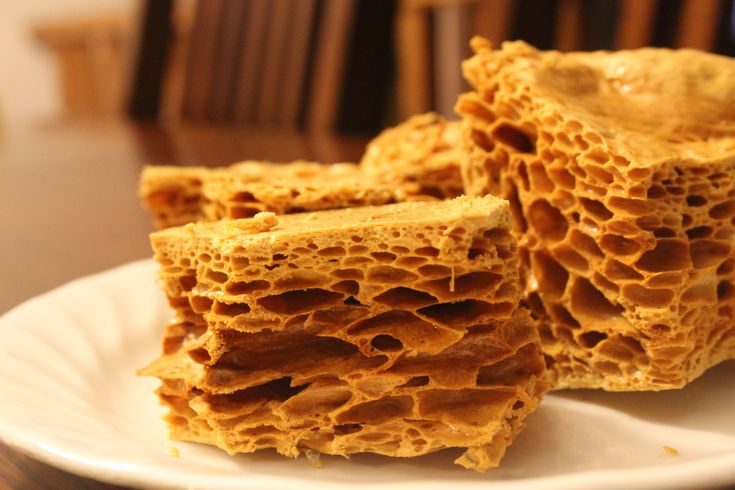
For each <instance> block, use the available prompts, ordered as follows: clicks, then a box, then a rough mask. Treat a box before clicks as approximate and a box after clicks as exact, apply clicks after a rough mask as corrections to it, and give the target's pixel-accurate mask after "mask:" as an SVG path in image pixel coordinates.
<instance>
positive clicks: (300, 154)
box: [0, 121, 366, 490]
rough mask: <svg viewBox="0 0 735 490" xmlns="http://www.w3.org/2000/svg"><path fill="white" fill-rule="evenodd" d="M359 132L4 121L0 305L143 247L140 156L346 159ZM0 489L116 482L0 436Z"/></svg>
mask: <svg viewBox="0 0 735 490" xmlns="http://www.w3.org/2000/svg"><path fill="white" fill-rule="evenodd" d="M0 129H2V128H0ZM365 141H366V140H365V139H363V138H345V137H342V138H336V137H328V136H304V135H300V134H293V133H291V134H289V133H281V132H273V131H264V130H257V131H256V130H250V131H248V130H243V129H224V128H220V129H216V128H181V129H177V130H174V131H163V130H160V129H156V128H151V127H140V126H132V125H129V124H126V123H123V122H116V121H107V122H102V121H98V122H93V121H89V122H86V123H74V124H70V123H66V124H54V125H51V126H49V125H45V126H33V127H23V128H16V127H12V128H4V132H3V133H0V223H1V225H0V271H2V273H0V314H2V313H4V312H5V311H7V310H8V309H10V308H12V307H13V306H15V305H17V304H19V303H21V302H22V301H24V300H26V299H29V298H31V297H32V296H35V295H37V294H40V293H43V292H45V291H47V290H49V289H52V288H54V287H56V286H59V285H61V284H63V283H65V282H68V281H69V280H71V279H74V278H77V277H82V276H86V275H88V274H91V273H94V272H98V271H101V270H104V269H108V268H110V267H113V266H116V265H120V264H123V263H126V262H129V261H131V260H135V259H139V258H142V257H147V256H150V250H149V247H148V238H147V234H148V233H149V232H150V231H152V226H151V220H150V218H149V217H148V215H147V214H146V213H145V211H144V210H143V209H142V208H141V207H140V204H139V203H138V200H137V197H136V189H137V182H138V174H139V172H140V170H141V168H142V166H143V165H144V164H146V163H152V162H155V163H165V164H180V165H223V164H226V163H231V162H234V161H237V160H244V159H269V160H271V161H290V160H295V159H299V158H305V159H313V160H318V161H325V162H335V161H355V160H356V159H358V158H359V157H360V154H361V152H362V150H363V148H364V144H365ZM5 488H12V489H55V490H59V489H91V488H95V489H98V488H119V487H115V486H111V485H104V484H101V483H98V482H95V481H93V480H88V479H85V478H81V477H78V476H76V475H72V474H69V473H65V472H63V471H60V470H57V469H55V468H52V467H50V466H48V465H45V464H43V463H40V462H38V461H35V460H33V459H31V458H29V457H27V456H25V455H23V454H20V453H19V452H17V451H15V450H13V449H11V448H9V447H7V446H5V445H3V444H2V443H0V489H5Z"/></svg>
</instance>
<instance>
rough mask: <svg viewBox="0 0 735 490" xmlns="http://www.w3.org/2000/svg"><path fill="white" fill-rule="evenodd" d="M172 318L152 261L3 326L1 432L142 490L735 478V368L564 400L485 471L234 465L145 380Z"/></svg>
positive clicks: (617, 483)
mask: <svg viewBox="0 0 735 490" xmlns="http://www.w3.org/2000/svg"><path fill="white" fill-rule="evenodd" d="M169 316H170V312H169V310H168V307H167V306H166V303H165V301H164V299H163V294H162V293H161V292H160V290H159V288H158V286H157V285H156V282H155V266H154V265H153V264H152V263H151V262H150V261H147V260H146V261H140V262H134V263H132V264H128V265H125V266H122V267H119V268H117V269H113V270H111V271H108V272H104V273H101V274H98V275H95V276H91V277H88V278H85V279H81V280H77V281H74V282H72V283H70V284H68V285H66V286H63V287H61V288H59V289H57V290H55V291H52V292H50V293H47V294H45V295H43V296H40V297H38V298H35V299H32V300H30V301H28V302H26V303H24V304H22V305H21V306H19V307H18V308H16V309H14V310H13V311H11V312H9V313H8V314H6V315H5V316H3V317H2V318H0V338H1V339H2V342H0V393H2V395H1V397H0V438H2V440H4V441H5V442H6V443H7V444H9V445H11V446H13V447H16V448H18V449H20V450H22V451H25V452H27V453H29V454H31V455H32V456H34V457H36V458H38V459H40V460H43V461H45V462H47V463H50V464H52V465H55V466H58V467H60V468H63V469H65V470H68V471H72V472H75V473H79V474H81V475H85V476H89V477H92V478H97V479H99V480H104V481H107V482H113V483H118V484H125V485H131V486H138V487H164V488H207V489H235V488H237V489H250V488H252V489H275V488H283V489H292V488H299V489H301V490H307V489H331V488H341V487H345V486H352V487H357V488H361V489H365V488H376V487H386V486H389V487H390V488H401V489H421V490H429V489H447V488H452V489H463V488H479V487H483V488H491V489H521V488H536V487H538V488H544V489H556V488H558V489H576V488H579V489H589V488H626V489H633V488H641V489H643V488H646V489H653V488H661V489H663V488H666V489H671V488H691V487H709V488H711V487H714V486H725V485H732V484H735V363H733V362H730V363H726V364H723V365H720V366H718V367H717V368H715V369H712V370H711V371H710V372H708V373H707V374H706V375H705V376H703V377H702V378H701V379H699V380H697V381H696V382H694V383H692V384H691V385H690V386H688V387H687V388H686V389H684V390H680V391H672V392H662V393H604V392H595V391H587V390H585V391H576V392H567V393H557V394H553V395H550V396H548V397H547V398H546V400H545V401H544V403H543V404H542V407H541V408H540V409H539V410H538V411H537V412H536V413H534V414H533V415H532V416H531V417H530V418H529V420H528V427H527V428H526V430H525V431H524V432H523V433H522V434H521V435H520V436H519V438H518V439H517V441H516V442H515V444H513V446H512V447H511V448H510V450H509V452H508V454H507V456H506V458H505V460H504V461H503V464H502V467H501V468H499V469H496V470H491V471H489V472H487V473H486V474H484V475H480V474H476V473H474V472H472V471H468V470H464V469H462V468H460V467H458V466H455V465H452V464H451V461H452V459H453V457H456V453H451V454H450V453H438V454H433V455H431V456H426V457H422V458H417V459H413V460H398V459H390V458H385V457H380V456H372V455H361V456H356V457H353V458H352V460H351V461H347V460H344V459H342V458H336V457H323V458H322V461H323V468H321V469H316V468H312V467H311V466H309V465H308V464H307V462H306V460H305V459H304V458H300V459H298V460H296V461H292V460H287V459H285V458H282V457H280V456H277V455H275V454H274V453H260V454H254V455H240V456H235V457H231V456H228V455H227V454H225V453H224V452H222V451H219V450H217V449H214V448H210V447H205V446H200V445H196V444H187V443H180V442H174V441H169V440H168V439H167V438H166V428H165V426H164V423H163V421H162V420H161V419H160V415H161V414H162V413H163V409H162V408H161V407H159V406H158V402H157V399H156V397H155V395H154V394H153V390H154V388H155V387H156V386H157V382H156V381H155V380H153V379H145V378H139V377H136V376H135V370H136V369H137V368H139V367H141V366H143V365H144V364H146V363H147V362H148V361H150V360H152V359H153V358H154V357H155V356H156V355H157V354H158V350H159V343H160V336H161V330H162V325H164V324H165V322H166V321H167V320H168V319H169ZM663 446H668V447H671V448H674V449H676V450H677V451H678V453H679V454H678V455H671V454H669V453H667V452H666V451H664V449H663ZM172 448H176V449H177V450H178V452H179V456H178V457H175V456H173V455H172ZM174 452H175V451H174Z"/></svg>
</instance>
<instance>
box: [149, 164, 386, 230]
mask: <svg viewBox="0 0 735 490" xmlns="http://www.w3.org/2000/svg"><path fill="white" fill-rule="evenodd" d="M394 194H395V192H394V190H393V188H392V187H391V186H389V185H384V184H381V183H377V182H375V183H374V182H368V181H366V179H365V176H364V175H363V173H362V172H361V171H360V169H359V167H358V166H357V165H355V164H352V163H339V164H322V163H315V162H304V161H297V162H292V163H288V164H284V163H269V162H255V161H247V162H241V163H237V164H234V165H231V166H229V167H222V168H211V169H210V168H204V167H165V166H163V167H158V166H150V167H146V168H145V169H144V170H143V173H142V175H141V181H140V188H139V195H140V197H141V199H142V201H143V204H144V206H145V207H146V208H148V209H149V210H150V211H151V213H152V214H153V216H154V219H155V225H156V227H157V228H158V229H164V228H168V227H171V226H179V225H184V224H186V223H191V222H196V221H216V220H218V219H223V218H230V219H239V218H250V217H253V216H255V215H256V214H257V213H260V212H263V211H266V212H274V213H276V214H287V213H298V212H303V211H316V210H322V209H337V208H346V207H354V206H369V205H379V204H386V203H390V202H393V201H395V196H394Z"/></svg>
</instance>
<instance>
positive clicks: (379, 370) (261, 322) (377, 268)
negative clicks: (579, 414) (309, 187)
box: [141, 196, 547, 471]
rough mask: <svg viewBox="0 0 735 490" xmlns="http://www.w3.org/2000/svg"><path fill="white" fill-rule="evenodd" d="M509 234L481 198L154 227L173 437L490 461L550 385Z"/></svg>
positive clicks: (238, 447)
mask: <svg viewBox="0 0 735 490" xmlns="http://www.w3.org/2000/svg"><path fill="white" fill-rule="evenodd" d="M509 227H510V212H509V209H508V205H507V202H505V201H502V200H500V199H497V198H494V197H491V196H487V197H483V198H466V197H460V198H457V199H455V200H452V201H442V202H410V203H400V204H392V205H386V206H379V207H362V208H351V209H343V210H333V211H320V212H315V213H311V214H308V213H307V214H293V215H287V216H279V217H276V216H274V215H272V214H267V213H263V214H259V215H257V216H256V217H255V218H252V219H246V220H224V221H219V222H215V223H197V224H189V225H187V226H185V227H179V228H169V229H167V230H164V231H160V232H157V233H154V234H153V235H152V244H153V248H154V250H155V257H156V260H157V261H158V262H159V264H160V266H161V267H160V278H161V280H162V283H163V287H164V290H165V292H166V294H167V295H168V296H169V298H170V300H171V303H172V305H174V306H175V307H176V309H177V312H178V315H177V319H176V321H175V323H174V324H172V325H170V326H169V327H168V328H167V333H166V338H165V341H164V353H163V355H162V356H161V357H160V358H159V359H158V360H157V361H154V362H153V364H151V365H150V366H149V367H147V368H145V369H144V370H142V371H141V374H144V375H150V376H156V377H159V378H160V379H161V380H162V381H163V386H162V387H161V389H160V390H159V394H160V396H161V400H162V402H163V403H164V404H166V405H168V406H169V407H170V414H169V415H168V422H169V425H170V432H171V436H172V437H174V438H177V439H182V440H190V441H198V442H205V443H209V444H214V445H217V446H219V447H220V448H222V449H225V450H227V451H228V452H230V453H236V452H252V451H255V450H257V449H261V448H275V449H276V450H277V451H278V452H279V453H281V454H284V455H286V456H291V457H295V456H297V455H298V454H299V453H300V452H301V451H304V452H306V453H307V454H310V452H312V451H318V452H323V453H327V454H334V455H349V454H354V453H360V452H373V453H379V454H383V455H387V456H396V457H411V456H419V455H422V454H427V453H430V452H434V451H438V450H441V449H444V448H449V447H459V448H466V449H467V450H466V452H465V453H464V455H462V456H461V457H460V458H459V459H457V463H459V464H461V465H463V466H466V467H468V468H473V469H476V470H478V471H484V470H486V469H488V468H490V467H493V466H496V465H497V464H498V462H499V461H500V459H501V458H502V456H503V454H504V453H505V449H506V448H507V446H508V445H509V444H510V443H511V442H512V440H513V438H514V437H515V436H516V434H517V433H518V432H519V431H520V429H521V428H522V426H523V424H524V420H525V418H526V416H527V415H528V414H529V413H530V412H532V411H533V410H534V409H535V408H536V406H537V404H538V403H539V401H540V398H541V396H542V395H543V393H544V392H545V391H546V389H547V380H546V377H545V365H544V359H543V354H542V352H541V345H540V339H539V337H538V332H537V330H536V328H535V327H534V325H533V323H532V320H531V317H530V315H529V314H528V312H527V310H525V309H523V308H518V307H517V305H518V302H519V300H520V283H519V280H518V272H517V261H516V245H515V241H514V239H513V237H512V236H511V234H510V231H509Z"/></svg>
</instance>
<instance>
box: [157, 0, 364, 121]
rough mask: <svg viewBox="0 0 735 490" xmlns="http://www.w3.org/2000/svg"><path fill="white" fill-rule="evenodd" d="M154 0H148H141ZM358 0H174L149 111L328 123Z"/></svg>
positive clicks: (167, 116)
mask: <svg viewBox="0 0 735 490" xmlns="http://www.w3.org/2000/svg"><path fill="white" fill-rule="evenodd" d="M151 3H153V4H155V3H156V0H153V1H151ZM357 4H358V0H321V1H317V0H176V1H174V3H173V8H172V9H171V12H170V18H171V23H172V31H173V33H174V34H173V36H172V38H171V42H170V43H169V44H168V46H166V48H165V49H164V50H163V55H162V57H164V58H166V62H165V64H166V73H165V77H164V80H163V81H162V89H161V98H160V104H159V107H158V114H159V117H160V118H161V119H162V120H164V121H166V122H174V123H178V122H187V123H189V122H191V123H223V124H233V125H253V126H258V127H273V128H282V129H289V130H291V129H296V128H301V129H304V128H305V129H308V130H315V131H322V130H324V131H328V130H331V129H333V128H334V126H335V123H336V118H337V111H338V105H339V102H340V95H341V93H340V89H341V81H342V78H343V70H344V66H345V60H346V56H347V50H348V48H349V36H350V34H351V28H352V22H353V19H354V16H355V12H356V7H357Z"/></svg>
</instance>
